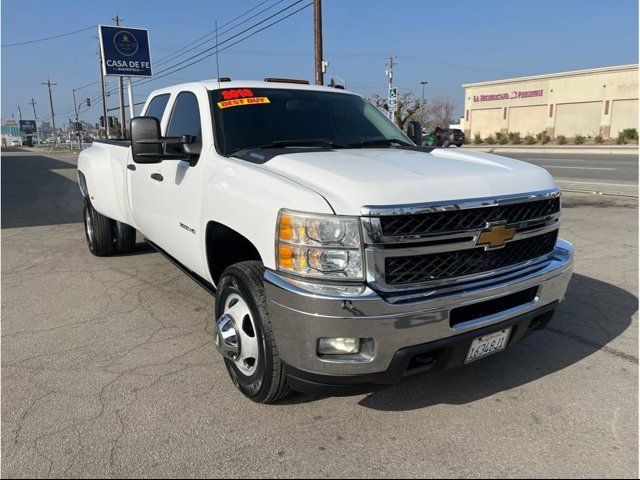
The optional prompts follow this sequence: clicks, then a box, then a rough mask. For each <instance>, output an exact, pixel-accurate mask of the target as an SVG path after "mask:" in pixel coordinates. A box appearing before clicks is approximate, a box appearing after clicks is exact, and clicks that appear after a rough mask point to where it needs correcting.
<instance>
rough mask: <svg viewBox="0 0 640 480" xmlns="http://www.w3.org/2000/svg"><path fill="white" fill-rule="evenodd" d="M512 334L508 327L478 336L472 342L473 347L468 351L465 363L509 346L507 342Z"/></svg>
mask: <svg viewBox="0 0 640 480" xmlns="http://www.w3.org/2000/svg"><path fill="white" fill-rule="evenodd" d="M510 334H511V329H510V328H507V329H505V330H500V331H499V332H493V333H489V334H488V335H483V336H482V337H478V338H476V339H475V340H474V341H473V342H472V343H471V348H469V353H467V359H466V360H465V361H464V363H470V362H474V361H476V360H479V359H481V358H484V357H488V356H489V355H493V354H494V353H498V352H501V351H502V350H504V349H505V348H507V342H508V341H509V335H510Z"/></svg>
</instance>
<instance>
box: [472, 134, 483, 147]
mask: <svg viewBox="0 0 640 480" xmlns="http://www.w3.org/2000/svg"><path fill="white" fill-rule="evenodd" d="M473 143H475V144H476V145H480V144H481V143H482V137H481V136H480V134H479V133H476V134H475V136H474V137H473Z"/></svg>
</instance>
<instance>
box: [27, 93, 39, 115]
mask: <svg viewBox="0 0 640 480" xmlns="http://www.w3.org/2000/svg"><path fill="white" fill-rule="evenodd" d="M29 104H30V105H31V107H33V119H34V120H37V119H38V114H37V113H36V102H35V100H34V99H33V97H31V100H30V101H29Z"/></svg>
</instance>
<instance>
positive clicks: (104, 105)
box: [98, 48, 109, 138]
mask: <svg viewBox="0 0 640 480" xmlns="http://www.w3.org/2000/svg"><path fill="white" fill-rule="evenodd" d="M98 60H99V62H98V66H99V67H100V88H101V89H102V118H103V119H104V129H105V134H106V136H107V138H109V118H108V117H107V95H106V93H105V91H104V76H103V75H102V52H101V51H100V48H98Z"/></svg>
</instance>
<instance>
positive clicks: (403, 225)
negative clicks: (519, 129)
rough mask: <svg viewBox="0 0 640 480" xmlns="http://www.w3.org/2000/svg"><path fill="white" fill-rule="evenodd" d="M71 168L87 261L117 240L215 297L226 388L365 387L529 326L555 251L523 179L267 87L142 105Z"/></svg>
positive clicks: (121, 248)
mask: <svg viewBox="0 0 640 480" xmlns="http://www.w3.org/2000/svg"><path fill="white" fill-rule="evenodd" d="M143 112H144V113H143V115H144V116H141V117H136V118H134V119H133V120H132V122H131V129H130V131H131V141H124V140H122V141H114V140H103V141H99V140H96V141H95V142H94V143H93V146H92V147H91V148H89V149H87V150H84V151H83V152H82V153H81V154H80V158H79V161H78V177H79V184H80V188H81V191H82V195H83V197H84V202H85V203H84V205H85V206H84V219H85V231H86V237H87V242H88V245H89V249H90V251H91V253H93V254H94V255H98V256H103V255H109V254H112V253H116V254H117V253H126V252H131V251H132V250H133V249H134V248H135V245H136V243H135V242H136V230H137V231H139V232H140V233H141V234H142V235H143V236H144V238H145V239H146V241H148V242H149V243H150V244H151V245H153V246H154V247H155V248H157V249H158V250H159V251H160V252H162V253H163V254H165V255H166V256H168V257H169V258H170V259H171V260H173V261H174V262H175V263H176V264H177V265H178V266H179V267H181V268H182V269H183V270H184V271H185V272H186V273H187V274H188V275H190V276H191V277H192V278H193V279H194V280H196V281H197V282H198V283H199V284H200V285H201V286H203V287H204V288H206V289H207V290H208V291H210V292H211V293H213V294H214V295H215V317H214V318H213V319H212V325H213V328H214V330H215V337H216V345H217V348H218V350H219V352H220V353H221V354H222V356H223V358H224V362H225V364H226V368H227V369H228V371H229V374H230V376H231V378H232V380H233V382H234V383H235V385H236V386H237V387H238V389H239V390H240V391H241V392H242V393H243V394H244V395H246V396H247V397H249V398H250V399H252V400H254V401H256V402H263V403H268V402H273V401H276V400H278V399H280V398H282V397H283V396H285V395H286V394H287V393H288V392H289V391H290V389H294V390H300V391H306V392H312V393H320V394H322V393H331V394H351V393H357V392H365V391H368V390H371V389H373V388H375V387H376V386H378V387H379V386H383V385H389V384H392V383H395V382H398V381H400V380H401V379H402V378H403V377H406V376H409V375H413V374H417V373H420V372H424V371H427V370H431V369H440V368H448V367H452V366H457V365H463V364H465V363H469V362H473V361H475V360H478V359H480V358H484V357H486V356H488V355H490V354H493V353H496V352H500V351H502V350H504V349H505V348H506V347H508V346H510V345H512V344H514V343H516V342H518V341H520V340H521V339H522V338H524V337H525V336H527V335H529V334H530V333H532V332H533V331H535V330H539V329H542V328H544V327H545V326H546V325H547V323H548V322H549V320H550V319H551V317H552V315H553V312H554V310H555V309H556V307H557V306H558V303H559V302H560V301H561V300H562V299H563V298H564V295H565V290H566V288H567V284H568V283H569V280H570V277H571V273H572V267H573V247H572V246H571V244H570V243H568V242H566V241H564V240H561V239H559V238H558V229H559V226H560V190H559V188H558V187H557V186H556V184H555V183H554V181H553V179H552V177H551V176H550V175H549V174H548V173H547V172H546V171H545V170H543V169H541V168H538V167H536V166H533V165H530V164H527V163H523V162H519V161H516V160H511V159H507V158H502V157H499V156H496V155H491V154H487V153H479V152H472V151H467V150H464V149H454V150H452V149H438V148H430V147H422V146H417V145H420V138H419V137H420V135H421V134H420V132H421V128H420V125H419V124H417V122H416V123H413V124H411V125H410V126H411V128H410V134H409V135H405V134H404V133H403V132H402V131H400V130H399V129H398V128H397V127H396V126H395V125H393V124H392V123H391V122H390V121H389V120H388V119H387V118H386V117H385V116H384V115H383V114H382V113H381V112H380V111H379V110H378V109H377V108H376V107H374V106H373V105H372V104H370V103H369V102H368V101H366V100H365V99H364V98H362V97H361V96H359V95H357V94H354V93H350V92H347V91H345V90H343V89H339V88H330V87H322V86H310V85H308V84H307V83H306V82H301V81H294V80H286V79H265V81H264V82H257V81H231V80H229V79H227V78H225V79H219V80H211V81H202V82H194V83H187V84H183V85H176V86H172V87H169V88H164V89H160V90H157V91H155V92H153V93H152V94H151V95H150V97H149V99H148V100H147V102H146V104H145V106H144V109H143Z"/></svg>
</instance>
